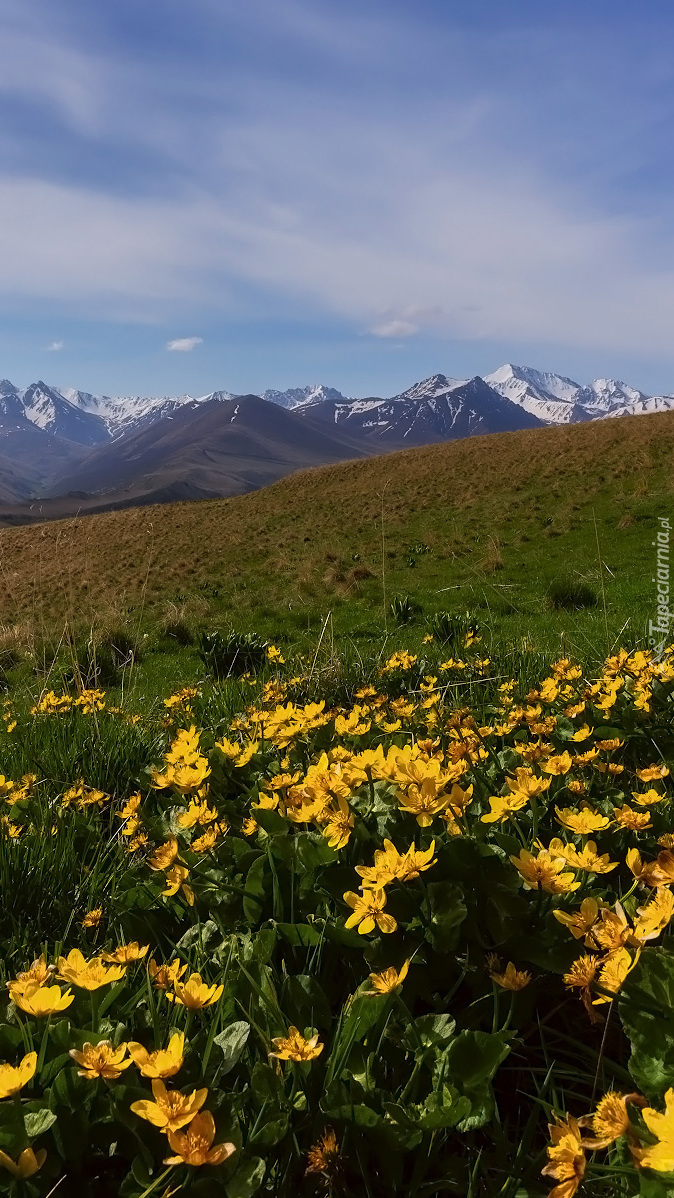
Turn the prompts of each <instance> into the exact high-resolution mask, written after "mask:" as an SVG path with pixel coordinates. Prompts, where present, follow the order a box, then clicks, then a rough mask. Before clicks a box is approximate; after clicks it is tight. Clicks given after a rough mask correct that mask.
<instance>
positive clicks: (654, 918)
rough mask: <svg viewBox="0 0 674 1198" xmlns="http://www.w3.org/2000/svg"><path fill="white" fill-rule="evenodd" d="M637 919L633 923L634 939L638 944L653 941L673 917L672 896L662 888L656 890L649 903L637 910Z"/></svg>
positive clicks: (673, 898) (673, 900) (670, 892)
mask: <svg viewBox="0 0 674 1198" xmlns="http://www.w3.org/2000/svg"><path fill="white" fill-rule="evenodd" d="M637 915H638V916H639V918H638V919H636V920H635V923H634V938H635V940H637V941H639V942H640V943H644V942H645V941H646V940H655V938H656V937H657V936H659V935H660V933H661V932H663V931H664V929H665V928H666V927H667V925H668V923H669V922H670V920H671V918H672V915H674V894H672V891H671V890H666V889H665V888H664V887H660V889H658V890H656V892H655V894H654V895H653V898H652V899H651V901H650V903H647V904H646V906H645V907H639V908H638V909H637Z"/></svg>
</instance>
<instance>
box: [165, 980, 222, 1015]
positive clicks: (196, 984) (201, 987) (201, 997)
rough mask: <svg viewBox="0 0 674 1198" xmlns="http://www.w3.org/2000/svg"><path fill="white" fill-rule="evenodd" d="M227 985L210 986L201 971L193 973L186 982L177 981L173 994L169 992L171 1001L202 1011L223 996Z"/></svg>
mask: <svg viewBox="0 0 674 1198" xmlns="http://www.w3.org/2000/svg"><path fill="white" fill-rule="evenodd" d="M224 989H225V987H224V986H223V985H222V983H221V984H220V985H216V984H214V985H213V986H209V985H207V984H206V982H202V980H201V974H200V973H192V974H190V976H189V978H188V979H187V981H186V982H178V981H175V982H174V983H173V991H174V992H173V994H167V995H166V997H167V998H168V999H169V1000H170V1002H177V1003H180V1004H181V1006H183V1007H189V1009H190V1010H191V1011H200V1010H201V1008H202V1007H210V1006H212V1005H213V1003H215V1002H217V1001H218V999H219V998H220V997H221V995H222V993H223V991H224Z"/></svg>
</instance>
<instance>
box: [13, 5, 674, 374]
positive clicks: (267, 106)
mask: <svg viewBox="0 0 674 1198" xmlns="http://www.w3.org/2000/svg"><path fill="white" fill-rule="evenodd" d="M673 35H674V9H672V8H671V6H670V5H667V4H664V3H662V0H641V2H640V3H639V4H636V3H634V2H633V0H630V2H629V3H627V2H621V0H613V2H612V3H608V2H604V0H584V2H583V3H580V2H577V0H511V2H509V3H508V4H504V3H503V0H465V2H463V0H457V2H453V0H245V3H244V4H242V3H241V0H115V2H114V3H113V4H102V3H97V4H92V3H91V0H59V3H58V4H54V3H53V0H4V4H3V6H2V11H1V13H0V376H2V375H4V376H6V377H8V378H10V379H12V380H13V381H15V382H17V383H24V384H25V383H28V382H30V381H32V380H34V379H35V378H38V377H42V378H45V379H47V381H50V382H54V383H57V384H67V385H74V386H79V387H81V388H84V389H88V390H93V391H106V392H108V393H126V394H129V393H137V392H142V393H165V392H171V393H178V392H183V391H190V392H191V393H193V394H200V393H204V392H207V391H209V390H212V389H213V388H216V387H222V388H227V389H230V390H233V391H249V390H251V391H261V390H263V389H265V388H266V387H272V386H275V387H289V386H298V385H302V384H304V383H306V382H311V381H323V382H326V383H328V384H331V385H333V386H336V387H338V388H339V389H340V390H342V391H343V392H344V393H346V394H351V395H367V394H379V395H381V394H384V395H388V394H394V393H395V392H396V391H399V390H402V389H403V388H404V387H406V386H408V385H409V384H411V383H412V382H414V381H415V380H417V379H419V378H422V377H424V376H426V375H429V374H432V373H434V372H436V371H442V372H444V373H446V374H451V375H455V376H458V377H465V376H469V375H472V374H475V373H487V372H489V371H491V370H494V369H495V368H496V367H497V366H498V365H500V364H501V363H502V362H503V361H506V360H510V361H515V362H521V363H526V364H528V365H533V366H538V367H539V368H543V369H551V370H556V371H558V372H560V373H562V374H567V375H570V376H571V377H574V378H576V379H578V380H579V381H582V382H584V381H587V380H589V379H590V378H592V377H596V376H605V375H609V376H612V377H618V378H623V379H625V380H626V381H628V382H630V383H632V384H633V385H635V386H638V387H641V388H642V389H643V390H646V391H648V392H650V393H655V392H658V391H660V392H674V336H673V335H672V333H673V329H672V325H673V324H674V228H673V218H672V212H673V211H674V207H673V205H672V199H673V195H672V193H673V192H674V159H673V158H672V154H671V136H672V135H671V129H672V125H673V123H674V56H673V55H672V54H671V47H672V37H673ZM174 343H177V345H174ZM172 345H174V347H173V348H169V347H170V346H172Z"/></svg>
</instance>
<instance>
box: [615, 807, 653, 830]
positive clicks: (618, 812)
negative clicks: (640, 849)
mask: <svg viewBox="0 0 674 1198" xmlns="http://www.w3.org/2000/svg"><path fill="white" fill-rule="evenodd" d="M613 818H614V820H615V822H616V824H618V826H619V827H620V828H629V829H630V830H631V831H633V832H641V831H643V829H644V828H650V827H651V826H652V825H651V816H650V812H649V811H634V810H633V809H632V808H631V807H629V806H628V804H627V803H623V805H622V807H614V809H613Z"/></svg>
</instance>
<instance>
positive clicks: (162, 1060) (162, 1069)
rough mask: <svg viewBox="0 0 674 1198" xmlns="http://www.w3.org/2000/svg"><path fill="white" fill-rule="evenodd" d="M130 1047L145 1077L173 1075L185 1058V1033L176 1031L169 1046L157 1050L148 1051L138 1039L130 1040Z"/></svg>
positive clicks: (131, 1053)
mask: <svg viewBox="0 0 674 1198" xmlns="http://www.w3.org/2000/svg"><path fill="white" fill-rule="evenodd" d="M128 1048H129V1053H130V1055H131V1057H132V1058H133V1060H134V1062H135V1063H136V1065H137V1066H138V1068H139V1069H140V1072H141V1073H142V1075H143V1077H155V1078H156V1077H158V1078H164V1077H173V1076H174V1074H176V1073H177V1072H178V1070H179V1069H180V1068H181V1067H182V1063H183V1060H184V1059H185V1058H184V1052H185V1033H184V1032H174V1033H173V1035H172V1036H171V1039H170V1040H169V1042H168V1045H167V1047H166V1048H158V1049H156V1051H155V1052H148V1050H147V1048H144V1047H143V1045H142V1044H138V1043H137V1041H136V1040H130V1041H129V1045H128Z"/></svg>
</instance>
